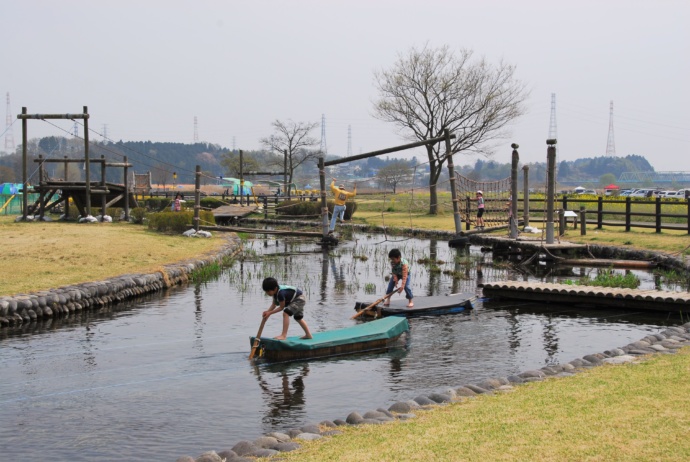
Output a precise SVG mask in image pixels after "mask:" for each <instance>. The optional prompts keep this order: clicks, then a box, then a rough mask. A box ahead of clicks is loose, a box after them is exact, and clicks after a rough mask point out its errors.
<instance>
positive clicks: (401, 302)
mask: <svg viewBox="0 0 690 462" xmlns="http://www.w3.org/2000/svg"><path fill="white" fill-rule="evenodd" d="M476 298H477V297H476V296H475V295H474V294H471V293H461V294H449V295H434V296H430V297H415V298H414V306H413V307H412V308H408V307H407V299H404V298H403V299H396V300H392V301H391V304H390V306H384V305H383V304H378V305H376V306H374V307H373V308H371V309H369V310H368V312H367V313H363V315H366V316H376V317H379V318H380V317H387V316H403V317H407V318H412V317H415V316H437V315H443V314H454V313H461V312H463V311H465V310H471V309H472V308H473V306H472V301H473V300H476ZM372 303H374V302H369V303H367V302H357V303H355V311H357V312H359V311H360V310H363V309H364V308H366V307H368V306H370V305H371V304H372Z"/></svg>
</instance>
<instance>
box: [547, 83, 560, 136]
mask: <svg viewBox="0 0 690 462" xmlns="http://www.w3.org/2000/svg"><path fill="white" fill-rule="evenodd" d="M546 139H547V140H557V139H558V127H557V126H556V93H551V120H550V121H549V136H548V138H546Z"/></svg>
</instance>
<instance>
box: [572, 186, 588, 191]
mask: <svg viewBox="0 0 690 462" xmlns="http://www.w3.org/2000/svg"><path fill="white" fill-rule="evenodd" d="M585 189H586V188H584V187H582V186H578V187H577V188H575V191H584V190H585Z"/></svg>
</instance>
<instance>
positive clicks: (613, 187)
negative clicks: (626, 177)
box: [604, 183, 620, 189]
mask: <svg viewBox="0 0 690 462" xmlns="http://www.w3.org/2000/svg"><path fill="white" fill-rule="evenodd" d="M604 189H620V188H619V187H618V186H616V185H615V184H613V183H611V184H610V185H608V186H604Z"/></svg>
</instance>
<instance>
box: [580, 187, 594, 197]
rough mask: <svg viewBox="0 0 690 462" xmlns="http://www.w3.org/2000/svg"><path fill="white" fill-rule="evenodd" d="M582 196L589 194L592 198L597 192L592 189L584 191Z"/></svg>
mask: <svg viewBox="0 0 690 462" xmlns="http://www.w3.org/2000/svg"><path fill="white" fill-rule="evenodd" d="M582 194H591V195H592V196H596V195H597V192H596V190H594V189H585V190H584V192H583V193H582Z"/></svg>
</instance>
